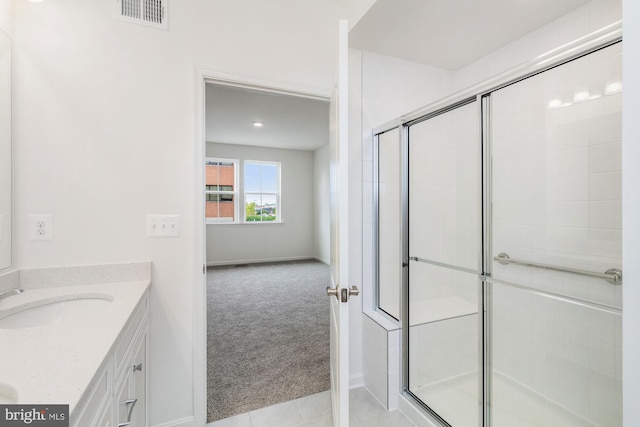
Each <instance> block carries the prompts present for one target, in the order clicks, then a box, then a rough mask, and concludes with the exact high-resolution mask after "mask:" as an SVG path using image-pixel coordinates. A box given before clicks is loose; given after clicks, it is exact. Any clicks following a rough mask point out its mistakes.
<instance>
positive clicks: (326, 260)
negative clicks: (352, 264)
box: [313, 256, 330, 265]
mask: <svg viewBox="0 0 640 427" xmlns="http://www.w3.org/2000/svg"><path fill="white" fill-rule="evenodd" d="M313 259H315V260H316V261H319V262H321V263H323V264H327V265H329V264H330V263H329V260H328V259H324V258H320V257H317V256H314V257H313Z"/></svg>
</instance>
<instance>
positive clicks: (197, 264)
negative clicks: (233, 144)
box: [192, 68, 331, 426]
mask: <svg viewBox="0 0 640 427" xmlns="http://www.w3.org/2000/svg"><path fill="white" fill-rule="evenodd" d="M207 83H213V84H219V85H225V86H233V87H238V88H246V89H253V90H258V91H262V92H270V93H279V94H283V95H289V96H297V97H302V98H309V99H318V100H322V101H326V102H329V99H330V97H331V93H330V91H326V90H323V89H321V88H317V87H312V86H306V85H302V84H297V83H287V82H280V81H275V80H267V79H262V78H259V77H255V76H247V75H241V74H232V73H226V72H221V71H216V70H211V69H205V68H197V69H196V87H195V91H196V93H195V101H196V120H195V125H196V129H195V136H196V137H195V140H194V154H193V158H194V162H195V164H194V165H193V169H194V178H193V179H194V182H193V186H194V187H193V188H194V189H195V196H196V197H195V198H196V202H195V209H194V227H195V229H194V230H193V232H194V233H195V242H196V255H195V257H194V264H193V272H194V279H193V313H192V314H193V317H192V322H193V346H192V348H193V354H192V359H193V417H194V421H195V424H194V425H196V426H204V425H206V423H207V397H208V396H207V298H206V296H207V275H206V265H207V251H206V244H207V240H206V224H205V221H206V219H205V206H204V199H205V187H204V185H202V184H203V183H204V178H205V169H204V161H205V157H206V104H205V103H206V93H205V91H206V85H207ZM327 126H329V123H327Z"/></svg>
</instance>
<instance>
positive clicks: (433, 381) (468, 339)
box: [408, 101, 480, 426]
mask: <svg viewBox="0 0 640 427" xmlns="http://www.w3.org/2000/svg"><path fill="white" fill-rule="evenodd" d="M478 123H479V108H478V102H475V101H472V102H471V103H467V104H465V105H462V106H459V107H458V108H455V109H453V110H449V111H446V112H443V113H442V114H439V115H436V116H434V117H431V118H428V119H426V120H424V121H421V122H418V123H416V124H413V125H411V126H409V129H408V144H409V147H408V150H409V156H408V158H409V160H408V167H409V213H408V214H409V218H408V227H409V242H408V244H409V248H408V254H409V260H410V261H409V283H408V310H409V313H408V316H409V344H408V346H409V354H408V358H409V366H408V381H409V385H408V386H409V387H408V388H409V392H410V393H412V394H413V395H414V396H415V397H416V398H418V399H419V400H420V401H422V403H424V404H425V405H426V406H427V407H428V408H429V409H430V410H431V411H432V414H434V415H436V416H437V417H439V418H441V419H442V420H444V421H446V422H447V423H449V424H450V425H453V426H474V425H478V413H479V409H478V404H479V403H478V402H479V401H480V399H479V395H478V389H479V388H478V386H479V376H478V366H479V364H478V357H479V355H478V330H479V326H478V322H479V318H478V294H479V280H478V274H479V266H480V259H479V253H480V251H479V243H480V242H479V236H480V233H479V224H480V199H479V195H480V191H479V189H480V135H479V126H478Z"/></svg>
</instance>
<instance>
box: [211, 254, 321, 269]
mask: <svg viewBox="0 0 640 427" xmlns="http://www.w3.org/2000/svg"><path fill="white" fill-rule="evenodd" d="M312 259H315V258H314V257H312V256H297V257H283V258H260V259H236V260H232V261H214V262H208V263H207V267H219V266H223V265H238V264H262V263H265V262H286V261H305V260H312Z"/></svg>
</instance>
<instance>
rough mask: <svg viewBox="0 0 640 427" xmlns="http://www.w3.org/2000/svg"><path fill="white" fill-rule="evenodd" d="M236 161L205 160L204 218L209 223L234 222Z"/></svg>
mask: <svg viewBox="0 0 640 427" xmlns="http://www.w3.org/2000/svg"><path fill="white" fill-rule="evenodd" d="M236 167H237V162H236V161H220V160H218V159H207V161H206V164H205V170H206V174H205V186H206V192H205V194H206V202H205V210H206V218H207V220H208V221H211V222H234V221H235V220H236V218H235V216H236V212H235V203H234V200H235V197H236V196H237V193H236Z"/></svg>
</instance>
